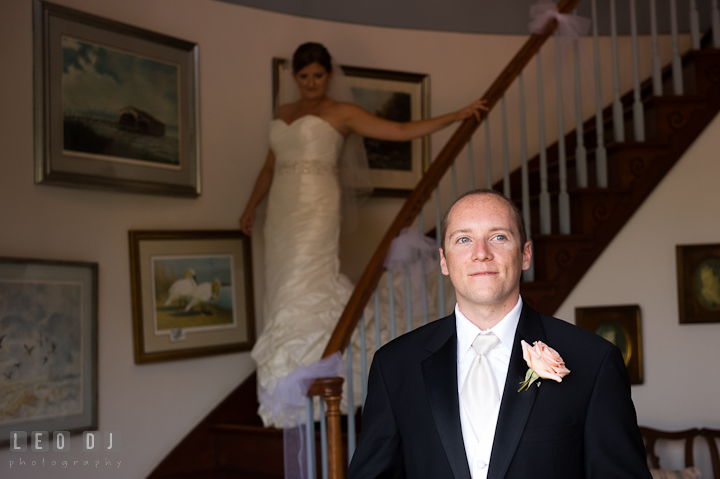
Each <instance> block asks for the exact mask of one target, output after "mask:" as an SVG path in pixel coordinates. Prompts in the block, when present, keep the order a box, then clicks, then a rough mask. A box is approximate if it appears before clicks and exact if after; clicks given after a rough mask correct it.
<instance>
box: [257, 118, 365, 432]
mask: <svg viewBox="0 0 720 479" xmlns="http://www.w3.org/2000/svg"><path fill="white" fill-rule="evenodd" d="M343 141H344V138H343V136H342V135H341V134H340V132H338V131H337V130H336V129H335V128H334V127H333V126H332V125H330V124H329V123H328V122H326V121H325V120H323V119H322V118H320V117H317V116H313V115H307V116H303V117H301V118H299V119H297V120H295V121H294V122H293V123H292V124H290V125H288V124H286V123H285V122H284V121H282V120H274V121H273V122H272V123H271V124H270V147H271V148H272V150H273V152H274V153H275V173H274V176H273V181H272V186H271V188H270V192H269V194H268V206H267V218H266V222H265V230H264V235H265V275H266V276H265V281H266V287H265V294H266V300H265V328H264V331H263V333H262V334H261V335H260V337H259V338H258V340H257V342H256V344H255V347H254V348H253V351H252V357H253V359H255V361H256V363H257V366H258V370H257V377H258V389H259V390H264V391H265V392H271V391H272V390H273V389H274V387H275V384H276V383H277V381H278V379H280V378H283V377H285V376H287V375H288V374H289V373H290V372H292V371H293V370H295V369H296V368H297V367H298V366H301V365H308V364H310V363H313V362H315V361H317V360H318V359H320V356H321V355H322V352H323V350H324V349H325V346H326V345H327V342H328V339H329V338H330V334H331V333H332V330H333V329H334V327H335V324H336V323H337V320H338V318H339V317H340V315H341V314H342V311H343V309H344V307H345V304H346V303H347V300H348V299H349V297H350V294H351V293H352V290H353V285H352V283H351V282H350V280H349V279H348V278H347V277H345V276H344V275H342V274H340V260H339V256H338V254H339V236H340V205H341V202H340V184H339V180H338V165H337V160H338V157H339V155H340V151H341V149H342V146H343ZM261 396H262V395H261ZM358 400H359V397H358ZM356 404H357V403H356ZM266 406H267V405H265V404H260V409H259V411H258V413H259V414H260V417H261V418H262V419H263V422H264V423H265V425H266V426H268V425H273V418H272V416H271V414H270V412H269V410H268V407H266ZM278 426H281V424H278Z"/></svg>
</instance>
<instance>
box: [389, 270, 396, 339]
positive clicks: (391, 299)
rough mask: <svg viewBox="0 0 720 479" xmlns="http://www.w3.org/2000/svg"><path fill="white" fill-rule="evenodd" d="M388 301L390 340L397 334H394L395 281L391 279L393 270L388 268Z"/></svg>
mask: <svg viewBox="0 0 720 479" xmlns="http://www.w3.org/2000/svg"><path fill="white" fill-rule="evenodd" d="M387 277H388V295H389V297H388V303H389V305H390V340H391V341H392V340H393V339H395V338H396V337H397V336H396V335H395V281H393V272H392V270H388V272H387Z"/></svg>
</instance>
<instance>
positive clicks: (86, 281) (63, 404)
mask: <svg viewBox="0 0 720 479" xmlns="http://www.w3.org/2000/svg"><path fill="white" fill-rule="evenodd" d="M97 338H98V264H97V263H85V262H71V261H50V260H38V259H22V258H0V372H2V376H0V444H7V443H8V440H9V439H10V438H11V434H10V433H11V431H25V432H29V431H67V432H68V433H69V432H70V431H73V432H77V431H93V430H95V429H96V428H97V424H98V422H97V421H98V400H97V398H98V339H97ZM45 439H47V437H46V438H45ZM15 442H16V443H17V441H15ZM17 445H18V447H22V445H23V443H22V441H20V442H19V443H17ZM14 447H15V444H11V448H14ZM15 450H18V451H19V450H21V449H15Z"/></svg>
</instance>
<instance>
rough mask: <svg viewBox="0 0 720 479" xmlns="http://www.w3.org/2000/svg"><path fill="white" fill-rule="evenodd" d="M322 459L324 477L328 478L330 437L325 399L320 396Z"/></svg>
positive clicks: (324, 478) (323, 478)
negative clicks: (328, 434)
mask: <svg viewBox="0 0 720 479" xmlns="http://www.w3.org/2000/svg"><path fill="white" fill-rule="evenodd" d="M320 460H321V461H322V479H328V437H327V419H326V418H325V400H324V399H323V398H320Z"/></svg>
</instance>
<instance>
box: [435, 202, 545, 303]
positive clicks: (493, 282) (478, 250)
mask: <svg viewBox="0 0 720 479" xmlns="http://www.w3.org/2000/svg"><path fill="white" fill-rule="evenodd" d="M531 257H532V252H531V246H530V242H529V241H528V242H527V243H526V244H524V245H522V248H521V245H520V235H519V232H518V229H517V225H516V224H515V220H514V219H513V213H512V210H511V208H510V205H508V204H507V203H506V202H505V201H503V200H502V199H501V198H497V197H495V196H494V195H490V194H485V195H472V196H468V197H466V198H463V199H462V200H460V201H459V202H458V203H456V204H455V206H454V207H453V209H452V210H451V211H450V216H449V217H448V226H447V232H446V237H445V251H443V250H442V249H441V250H440V267H441V268H442V272H443V274H444V275H449V276H450V280H451V281H452V284H453V286H455V294H456V296H457V301H458V305H459V306H460V308H461V311H471V310H473V309H475V308H478V307H492V308H493V309H495V308H501V309H505V308H507V307H510V308H512V307H513V306H515V303H516V302H517V297H518V294H519V293H520V276H521V274H522V271H523V270H526V269H528V268H529V267H530V260H531ZM510 303H512V304H510Z"/></svg>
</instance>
